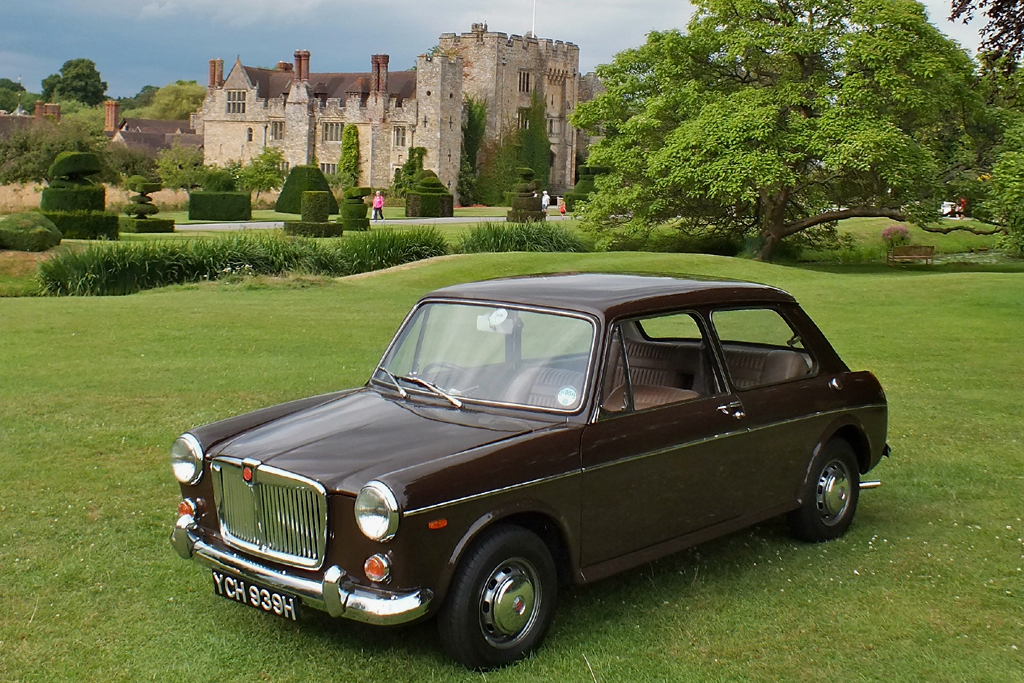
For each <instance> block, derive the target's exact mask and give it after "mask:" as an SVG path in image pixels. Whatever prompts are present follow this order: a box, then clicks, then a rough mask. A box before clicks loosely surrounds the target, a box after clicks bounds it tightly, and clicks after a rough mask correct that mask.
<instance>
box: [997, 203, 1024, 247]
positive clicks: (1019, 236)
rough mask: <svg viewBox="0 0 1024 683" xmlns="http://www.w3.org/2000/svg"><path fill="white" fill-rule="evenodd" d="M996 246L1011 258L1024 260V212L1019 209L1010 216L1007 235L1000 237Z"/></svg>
mask: <svg viewBox="0 0 1024 683" xmlns="http://www.w3.org/2000/svg"><path fill="white" fill-rule="evenodd" d="M996 246H997V247H999V248H1000V249H1002V250H1003V251H1005V252H1006V253H1007V254H1009V255H1010V256H1015V257H1016V258H1024V210H1022V209H1018V210H1016V211H1014V212H1012V213H1010V214H1009V216H1008V217H1007V221H1006V233H1005V234H1003V235H1000V236H999V239H998V240H997V241H996Z"/></svg>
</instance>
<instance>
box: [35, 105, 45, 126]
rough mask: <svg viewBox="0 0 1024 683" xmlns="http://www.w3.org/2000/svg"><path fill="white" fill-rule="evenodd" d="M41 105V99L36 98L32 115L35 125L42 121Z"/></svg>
mask: <svg viewBox="0 0 1024 683" xmlns="http://www.w3.org/2000/svg"><path fill="white" fill-rule="evenodd" d="M43 106H44V104H43V101H42V100H36V110H35V113H34V115H33V116H34V118H35V122H36V124H37V125H38V124H40V123H42V121H43Z"/></svg>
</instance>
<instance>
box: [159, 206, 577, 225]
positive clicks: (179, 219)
mask: <svg viewBox="0 0 1024 683" xmlns="http://www.w3.org/2000/svg"><path fill="white" fill-rule="evenodd" d="M367 203H369V202H367ZM507 213H508V207H507V206H467V207H457V208H456V209H455V215H456V216H464V217H471V218H477V217H482V216H504V215H506V214H507ZM548 213H550V214H551V215H552V216H554V215H556V214H557V213H558V211H557V210H556V209H551V210H550V211H549V212H548ZM160 217H161V218H173V219H174V220H175V222H176V223H177V224H178V225H189V224H194V223H211V222H216V221H190V220H189V219H188V211H162V212H160ZM384 218H387V219H389V220H398V219H404V218H405V207H404V206H385V207H384ZM252 220H254V221H269V222H273V221H297V220H299V215H298V214H296V213H278V212H277V211H274V210H272V209H253V212H252ZM409 220H415V219H409ZM228 222H232V221H228Z"/></svg>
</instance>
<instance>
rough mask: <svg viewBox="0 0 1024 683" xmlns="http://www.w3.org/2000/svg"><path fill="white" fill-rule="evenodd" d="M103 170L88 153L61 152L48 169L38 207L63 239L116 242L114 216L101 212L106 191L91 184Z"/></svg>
mask: <svg viewBox="0 0 1024 683" xmlns="http://www.w3.org/2000/svg"><path fill="white" fill-rule="evenodd" d="M102 170H103V166H102V165H101V164H100V159H99V157H98V156H96V155H95V154H92V153H91V152H61V153H60V154H58V155H57V158H56V159H54V161H53V164H51V165H50V169H49V177H50V185H49V187H47V188H46V189H45V190H43V194H42V197H40V200H39V206H40V208H41V209H42V213H43V215H44V216H46V217H47V218H48V219H49V220H50V221H51V222H52V223H53V224H54V225H56V226H57V229H58V230H60V232H61V234H63V235H64V237H65V238H66V239H86V240H91V239H113V240H116V239H117V235H118V221H117V215H116V214H113V213H107V212H104V210H103V209H104V208H105V207H106V190H105V189H104V188H103V186H101V185H95V184H93V182H92V176H95V175H96V174H98V173H100V172H101V171H102Z"/></svg>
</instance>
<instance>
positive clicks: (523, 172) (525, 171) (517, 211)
mask: <svg viewBox="0 0 1024 683" xmlns="http://www.w3.org/2000/svg"><path fill="white" fill-rule="evenodd" d="M516 173H518V174H519V183H518V184H517V185H516V190H515V193H514V194H513V195H512V203H511V211H509V212H508V214H507V215H506V217H505V220H507V221H508V222H509V223H527V222H537V221H543V220H546V219H547V214H545V213H544V210H543V208H542V206H543V205H542V204H541V198H540V196H539V195H538V193H537V190H539V189H540V186H539V183H538V182H537V181H536V180H534V176H535V175H536V174H535V173H534V171H533V169H532V168H529V167H528V166H520V167H519V168H517V169H516Z"/></svg>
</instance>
